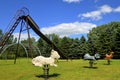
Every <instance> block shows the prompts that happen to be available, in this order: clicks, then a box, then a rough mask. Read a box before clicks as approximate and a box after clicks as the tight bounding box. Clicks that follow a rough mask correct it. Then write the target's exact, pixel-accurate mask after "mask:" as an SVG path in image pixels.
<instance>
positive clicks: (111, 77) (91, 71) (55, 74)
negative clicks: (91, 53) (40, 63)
mask: <svg viewBox="0 0 120 80" xmlns="http://www.w3.org/2000/svg"><path fill="white" fill-rule="evenodd" d="M13 62H14V60H6V61H5V60H0V63H1V64H0V69H1V71H0V75H1V76H0V80H44V77H43V69H42V67H35V66H33V65H32V63H31V59H26V58H25V59H24V58H22V59H21V58H19V59H17V63H16V64H13ZM57 64H58V67H53V66H50V70H49V79H48V80H120V76H119V75H120V71H119V67H120V60H114V59H112V60H111V65H108V64H107V63H106V60H99V61H98V64H96V65H94V67H93V68H90V67H89V65H88V61H84V60H82V59H80V60H72V61H66V60H59V62H57ZM73 65H74V66H73Z"/></svg>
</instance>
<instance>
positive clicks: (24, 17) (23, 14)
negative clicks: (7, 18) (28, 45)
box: [0, 8, 67, 58]
mask: <svg viewBox="0 0 120 80" xmlns="http://www.w3.org/2000/svg"><path fill="white" fill-rule="evenodd" d="M25 9H26V8H25ZM19 11H20V12H19V13H18V15H17V17H16V18H17V19H16V21H15V23H14V24H13V25H11V26H12V27H11V28H10V30H9V31H8V32H6V35H5V36H4V38H3V39H2V40H1V42H0V47H1V48H0V53H1V51H2V49H3V47H4V45H5V44H6V42H7V40H8V39H9V38H10V36H11V34H12V33H13V31H14V30H15V28H16V27H17V25H18V24H19V22H20V21H21V20H24V21H25V22H26V23H27V24H28V25H29V26H30V28H32V29H33V31H34V32H35V33H36V34H37V35H38V36H40V37H41V38H43V39H44V40H45V41H46V42H47V43H48V44H49V45H51V47H52V48H53V49H54V50H56V51H58V53H59V54H60V56H61V57H62V58H67V57H66V56H65V55H64V54H63V53H62V52H61V51H60V50H59V49H58V48H57V46H56V45H55V44H54V43H53V42H51V41H50V40H49V39H48V38H47V37H46V36H45V35H44V34H43V33H42V32H41V31H40V30H39V26H38V25H37V24H36V23H35V21H34V20H33V19H32V18H31V17H30V15H28V14H27V15H26V12H25V11H24V9H21V10H19Z"/></svg>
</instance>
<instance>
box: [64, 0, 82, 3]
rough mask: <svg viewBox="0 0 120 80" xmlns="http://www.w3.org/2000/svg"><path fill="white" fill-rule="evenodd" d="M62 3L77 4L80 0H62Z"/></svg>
mask: <svg viewBox="0 0 120 80" xmlns="http://www.w3.org/2000/svg"><path fill="white" fill-rule="evenodd" d="M63 1H64V2H67V3H73V2H74V3H77V2H80V1H81V0H63Z"/></svg>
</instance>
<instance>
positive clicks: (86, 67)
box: [83, 66, 98, 69]
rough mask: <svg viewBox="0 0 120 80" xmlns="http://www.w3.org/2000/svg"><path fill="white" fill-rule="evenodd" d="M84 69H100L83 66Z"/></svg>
mask: <svg viewBox="0 0 120 80" xmlns="http://www.w3.org/2000/svg"><path fill="white" fill-rule="evenodd" d="M83 68H89V69H98V67H90V66H83Z"/></svg>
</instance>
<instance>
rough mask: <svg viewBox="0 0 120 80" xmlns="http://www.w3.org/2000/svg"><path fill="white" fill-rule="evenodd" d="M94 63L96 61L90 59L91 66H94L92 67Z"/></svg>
mask: <svg viewBox="0 0 120 80" xmlns="http://www.w3.org/2000/svg"><path fill="white" fill-rule="evenodd" d="M93 63H94V62H93V60H90V61H89V64H90V68H92V67H93Z"/></svg>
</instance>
